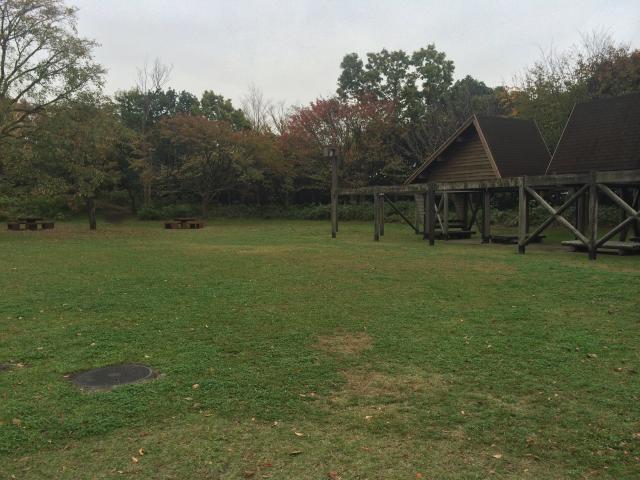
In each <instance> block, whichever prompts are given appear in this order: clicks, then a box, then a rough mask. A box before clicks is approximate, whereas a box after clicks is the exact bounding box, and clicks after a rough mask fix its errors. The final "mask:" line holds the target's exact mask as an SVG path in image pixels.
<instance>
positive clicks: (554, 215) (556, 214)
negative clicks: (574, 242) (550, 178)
mask: <svg viewBox="0 0 640 480" xmlns="http://www.w3.org/2000/svg"><path fill="white" fill-rule="evenodd" d="M588 188H589V185H583V186H582V187H580V188H579V189H578V190H577V191H576V192H575V193H574V194H573V195H571V196H570V197H569V198H568V199H567V200H566V201H565V202H564V203H563V204H562V205H561V206H560V207H559V208H553V207H552V206H551V205H550V204H549V203H547V201H546V200H545V199H544V198H542V197H541V196H540V195H539V194H538V192H536V191H535V190H534V189H533V188H531V187H527V186H525V190H526V192H527V193H528V194H529V195H530V196H531V197H532V198H533V199H535V200H536V201H537V202H538V203H540V205H542V206H543V207H544V208H545V209H546V210H547V211H548V212H549V213H551V216H550V217H548V218H547V219H545V220H544V222H542V223H541V224H540V226H539V227H538V228H536V229H535V231H534V232H533V233H532V234H531V235H528V236H527V237H526V238H525V239H524V245H525V246H526V245H528V244H529V243H531V242H532V241H533V239H534V238H536V237H537V236H538V235H540V234H541V233H542V232H543V231H544V230H546V229H547V227H549V225H551V224H552V223H553V222H554V220H557V221H559V222H560V223H561V224H562V225H563V226H565V227H566V228H568V229H569V230H570V231H571V232H573V234H574V235H575V236H576V237H577V238H578V239H579V240H580V241H581V242H582V243H584V244H585V245H588V244H589V240H588V239H587V237H585V236H584V235H583V234H582V232H581V231H580V230H578V229H577V228H576V227H574V226H573V224H572V223H571V222H569V221H568V220H567V219H566V218H564V217H563V216H562V213H563V212H564V211H565V210H566V209H567V208H569V207H570V206H571V205H573V203H574V202H575V201H576V200H577V199H578V198H580V197H581V196H582V195H583V194H584V192H586V191H587V189H588Z"/></svg>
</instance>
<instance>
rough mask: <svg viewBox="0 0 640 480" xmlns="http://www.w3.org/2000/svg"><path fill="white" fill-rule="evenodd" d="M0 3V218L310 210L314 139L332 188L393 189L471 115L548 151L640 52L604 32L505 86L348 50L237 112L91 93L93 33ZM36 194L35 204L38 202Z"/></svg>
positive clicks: (183, 97)
mask: <svg viewBox="0 0 640 480" xmlns="http://www.w3.org/2000/svg"><path fill="white" fill-rule="evenodd" d="M4 4H5V8H4V9H3V10H2V12H0V17H1V18H0V20H1V21H3V25H9V26H10V28H5V29H3V30H2V31H1V33H0V54H1V57H0V68H1V71H2V72H3V73H2V74H1V75H0V216H5V217H6V216H11V215H18V214H20V213H24V214H26V213H37V212H33V211H28V210H37V209H38V208H41V207H42V205H45V204H46V205H47V206H48V208H49V210H50V209H51V207H52V205H59V206H60V205H66V208H68V209H69V208H70V209H72V210H73V209H76V210H77V209H80V208H83V209H86V211H87V212H88V214H89V218H90V222H91V224H92V226H94V227H95V211H96V205H105V204H118V205H119V206H120V208H122V207H124V206H126V209H127V210H128V211H129V212H130V213H132V214H136V213H137V212H139V211H142V213H143V216H149V212H161V211H167V208H168V207H171V206H172V205H191V206H193V208H195V207H197V209H198V212H199V213H200V214H201V215H204V216H206V215H207V214H208V210H209V208H210V206H212V205H213V206H219V205H247V206H253V207H256V206H258V207H259V206H264V205H276V206H278V207H277V208H275V210H274V211H278V209H280V208H287V206H289V205H312V204H318V203H322V202H325V201H327V200H328V188H329V183H330V182H329V165H328V163H327V161H326V159H324V158H323V157H322V153H321V151H322V147H323V146H325V145H328V144H332V145H336V146H337V147H338V148H339V150H340V182H341V183H342V184H343V185H358V186H360V185H380V184H389V183H399V182H401V181H403V180H404V178H406V176H407V175H408V174H409V173H410V172H411V171H412V170H413V169H414V168H415V166H416V165H417V164H418V163H419V162H420V161H421V160H423V159H424V158H425V156H427V155H428V154H429V153H430V152H432V151H433V150H434V149H435V148H436V147H437V146H438V145H439V144H440V143H441V142H442V141H443V140H444V139H445V138H446V137H448V135H449V134H450V133H451V132H452V131H453V130H454V129H455V128H456V127H457V126H458V125H459V124H460V123H462V121H464V120H465V119H466V118H467V117H468V116H470V115H471V114H473V113H478V114H490V115H507V116H519V117H523V118H529V119H533V120H535V121H536V122H537V123H538V125H539V127H540V129H541V131H542V133H543V136H544V138H545V141H546V142H547V144H548V146H549V148H550V150H552V151H553V149H554V148H555V144H556V143H557V141H558V138H559V136H560V133H561V131H562V127H563V125H564V123H565V122H566V119H567V117H568V115H569V113H570V111H571V108H572V105H573V104H574V102H576V101H580V100H584V99H589V98H593V97H598V96H605V95H619V94H623V93H628V92H634V91H640V51H639V50H633V49H631V48H630V47H629V46H627V45H619V44H615V43H614V42H613V41H612V40H611V38H610V37H608V36H607V35H605V34H602V33H594V34H590V35H586V36H584V37H583V38H582V41H581V43H580V44H579V45H577V46H576V47H574V48H572V49H570V50H569V51H567V52H563V53H555V52H551V53H545V54H543V55H541V59H540V61H538V62H536V63H535V64H534V65H532V66H531V67H529V68H528V69H526V70H525V71H524V73H522V74H521V75H519V76H516V77H514V80H513V82H511V83H512V84H511V85H508V86H499V87H495V88H491V87H488V86H487V85H485V84H484V83H483V82H482V81H480V80H478V79H475V78H472V77H471V76H466V77H464V78H461V79H460V80H454V63H453V61H451V60H449V59H448V58H447V57H446V54H445V53H444V52H441V51H438V50H437V49H436V47H435V46H434V45H428V46H427V47H425V48H422V49H419V50H417V51H415V52H412V53H406V52H403V51H401V50H399V51H387V50H382V51H380V52H374V53H368V54H367V55H366V58H360V57H359V55H358V54H356V53H351V54H348V55H346V56H345V57H344V58H343V60H342V63H341V73H340V76H339V78H338V89H337V91H336V94H335V95H334V96H332V97H330V98H318V99H317V100H315V101H313V102H311V103H310V104H308V105H304V106H297V107H287V106H285V105H284V104H282V103H277V102H273V101H271V100H269V99H268V98H265V97H264V95H263V94H262V92H261V91H260V90H259V89H258V88H256V87H252V88H250V89H249V91H248V93H247V94H246V96H245V97H244V99H243V101H242V104H241V105H239V106H235V105H233V104H232V102H231V101H230V100H229V99H227V98H224V97H223V96H222V95H220V94H218V93H214V91H213V90H207V91H205V92H204V93H203V94H202V95H200V96H196V95H194V94H193V93H191V92H187V91H181V92H178V91H176V90H174V89H173V88H170V87H169V86H168V85H169V83H170V75H171V69H170V68H168V67H166V66H165V65H163V64H162V63H161V62H160V61H156V62H155V63H153V64H152V65H145V66H144V67H142V68H140V69H139V74H138V79H137V82H136V83H135V85H133V86H132V88H131V89H129V90H126V91H120V92H118V93H116V94H115V95H114V96H113V98H109V97H107V96H105V95H103V94H102V93H101V86H102V84H103V81H104V76H105V75H106V73H105V70H104V69H103V68H102V67H101V66H100V65H98V64H96V63H95V62H94V61H93V59H92V52H93V50H94V49H95V48H96V44H95V42H93V41H92V40H89V39H84V38H80V37H78V35H77V33H76V31H75V29H74V28H73V25H75V21H76V10H75V9H73V8H69V7H67V6H66V5H65V4H64V2H63V1H62V0H38V1H36V0H7V1H5V2H4ZM42 199H46V201H43V200H42Z"/></svg>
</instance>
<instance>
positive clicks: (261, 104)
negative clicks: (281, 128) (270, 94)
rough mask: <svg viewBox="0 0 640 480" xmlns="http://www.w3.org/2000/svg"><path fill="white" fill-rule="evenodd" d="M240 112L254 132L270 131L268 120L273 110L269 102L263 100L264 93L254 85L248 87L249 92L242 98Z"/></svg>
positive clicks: (265, 99)
mask: <svg viewBox="0 0 640 480" xmlns="http://www.w3.org/2000/svg"><path fill="white" fill-rule="evenodd" d="M241 103H242V111H243V112H244V115H245V117H246V118H247V120H248V121H249V124H250V125H251V128H253V129H254V130H255V131H256V132H260V133H265V132H268V131H270V130H271V129H270V125H269V120H270V118H271V115H270V113H271V111H272V109H273V108H274V107H273V103H272V102H271V100H269V99H267V98H265V96H264V93H263V92H262V90H260V89H259V88H258V87H256V86H255V85H251V86H250V87H249V91H248V92H247V93H246V94H245V96H244V97H242V102H241Z"/></svg>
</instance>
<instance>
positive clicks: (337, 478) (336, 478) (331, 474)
mask: <svg viewBox="0 0 640 480" xmlns="http://www.w3.org/2000/svg"><path fill="white" fill-rule="evenodd" d="M327 475H328V477H329V478H330V479H331V480H340V475H338V472H336V471H333V470H332V471H331V472H329V473H328V474H327Z"/></svg>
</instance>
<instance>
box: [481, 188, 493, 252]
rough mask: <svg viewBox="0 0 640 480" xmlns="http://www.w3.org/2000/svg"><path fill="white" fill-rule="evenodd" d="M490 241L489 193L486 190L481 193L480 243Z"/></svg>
mask: <svg viewBox="0 0 640 480" xmlns="http://www.w3.org/2000/svg"><path fill="white" fill-rule="evenodd" d="M490 241H491V193H490V192H489V190H488V189H485V190H483V192H482V243H489V242H490Z"/></svg>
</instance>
